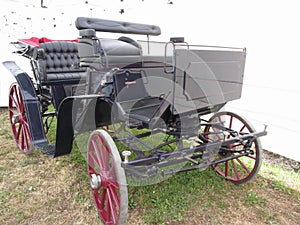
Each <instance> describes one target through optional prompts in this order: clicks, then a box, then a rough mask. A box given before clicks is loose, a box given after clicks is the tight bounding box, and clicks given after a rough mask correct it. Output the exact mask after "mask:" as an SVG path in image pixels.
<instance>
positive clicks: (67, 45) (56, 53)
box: [37, 41, 86, 81]
mask: <svg viewBox="0 0 300 225" xmlns="http://www.w3.org/2000/svg"><path fill="white" fill-rule="evenodd" d="M38 52H39V53H38V54H39V56H38V59H37V64H38V68H39V73H40V74H39V75H40V77H41V78H42V81H47V75H49V74H62V73H63V74H67V73H70V74H71V73H73V74H74V73H82V72H84V71H85V70H86V69H85V68H81V67H79V56H78V48H77V43H75V42H67V41H65V42H63V41H55V42H46V43H41V44H40V49H39V50H38ZM57 77H58V79H59V76H57ZM64 77H66V76H64ZM73 77H74V76H73ZM71 78H72V77H71Z"/></svg>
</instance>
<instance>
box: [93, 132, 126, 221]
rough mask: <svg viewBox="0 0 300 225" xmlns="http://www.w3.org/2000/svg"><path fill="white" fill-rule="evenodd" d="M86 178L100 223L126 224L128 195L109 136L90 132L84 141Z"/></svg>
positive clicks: (115, 150)
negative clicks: (87, 138) (88, 181)
mask: <svg viewBox="0 0 300 225" xmlns="http://www.w3.org/2000/svg"><path fill="white" fill-rule="evenodd" d="M87 161H88V175H89V178H90V185H91V191H92V194H93V197H94V200H95V204H96V208H97V210H98V214H99V216H100V218H101V220H102V221H103V222H104V223H105V224H106V225H108V224H109V225H116V224H118V225H121V224H125V223H126V219H127V212H128V193H127V184H126V177H125V172H124V169H123V168H122V167H121V157H120V155H119V152H118V149H117V147H116V145H115V143H114V141H113V140H112V138H111V136H110V135H109V134H108V133H107V132H106V131H104V130H96V131H94V132H93V133H92V134H91V135H90V138H89V142H88V155H87Z"/></svg>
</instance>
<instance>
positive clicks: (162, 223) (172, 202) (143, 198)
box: [0, 122, 300, 225]
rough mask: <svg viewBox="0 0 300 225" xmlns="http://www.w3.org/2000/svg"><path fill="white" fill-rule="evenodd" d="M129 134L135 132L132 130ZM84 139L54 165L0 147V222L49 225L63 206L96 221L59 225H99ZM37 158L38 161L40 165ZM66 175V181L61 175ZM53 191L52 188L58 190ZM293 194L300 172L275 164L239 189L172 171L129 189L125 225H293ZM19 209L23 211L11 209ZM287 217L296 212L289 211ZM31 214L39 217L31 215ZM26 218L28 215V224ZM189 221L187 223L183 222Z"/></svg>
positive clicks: (205, 174) (299, 194)
mask: <svg viewBox="0 0 300 225" xmlns="http://www.w3.org/2000/svg"><path fill="white" fill-rule="evenodd" d="M55 130H56V122H54V123H53V124H52V127H51V129H50V131H49V133H48V134H47V137H48V138H49V139H50V141H51V142H52V143H54V142H55V137H56V136H55V135H56V134H55ZM1 132H2V133H1ZM134 132H141V131H138V130H134ZM7 135H10V133H9V132H7V131H6V128H3V129H2V130H1V131H0V138H1V137H2V138H3V139H5V138H6V136H7ZM87 136H88V134H87ZM86 138H87V137H77V138H76V141H75V142H74V144H73V149H72V152H71V154H70V155H68V156H64V157H59V158H57V159H54V160H53V161H51V159H48V158H47V157H46V156H45V157H44V156H43V155H41V153H40V152H38V151H35V152H34V153H33V155H31V156H20V155H19V154H20V153H18V152H17V150H16V149H14V153H12V150H11V147H9V146H8V147H6V146H5V147H3V149H2V150H1V151H0V156H1V158H4V159H5V160H3V161H2V163H1V165H0V189H1V190H0V221H5V222H6V221H7V222H6V224H33V223H30V219H34V217H35V218H37V217H39V215H41V217H42V216H45V215H46V216H47V217H48V218H47V219H45V220H44V221H45V224H53V223H54V222H55V220H57V221H61V220H62V218H63V216H62V215H60V213H63V210H61V208H60V207H59V206H62V205H64V204H66V205H67V206H68V210H69V212H68V213H72V212H73V211H74V212H75V211H76V210H77V209H80V210H78V211H76V212H77V213H82V214H80V218H82V217H83V216H84V215H86V214H87V213H88V215H89V218H91V217H92V216H95V217H94V218H95V219H91V221H93V222H90V221H89V223H86V221H87V220H89V218H85V219H82V223H79V222H78V223H77V221H76V218H74V219H73V220H71V221H69V223H67V222H66V223H65V224H97V223H100V222H99V219H98V218H97V216H96V209H95V207H94V205H93V204H94V203H93V199H92V195H91V193H90V187H89V178H88V175H87V165H86V159H85V158H86V156H85V154H86V150H85V147H82V146H80V144H81V143H85V142H86ZM164 138H165V137H163V136H157V137H152V139H151V138H146V139H147V141H148V142H149V143H151V142H154V141H155V140H157V139H164ZM3 139H2V140H3ZM116 144H117V147H118V149H119V151H120V152H122V151H123V150H128V148H127V147H126V146H125V145H124V144H122V143H116ZM83 145H84V144H83ZM78 146H80V148H79V147H78ZM167 148H168V147H167ZM167 148H166V150H168V149H167ZM41 157H42V158H41ZM131 157H134V155H133V156H131ZM40 160H41V161H43V162H42V164H40V162H41V161H40ZM45 164H49V166H48V167H46V168H47V169H46V171H47V172H51V173H47V175H45V174H46V173H44V170H43V169H41V170H40V168H39V165H42V167H43V168H44V166H45ZM16 169H17V170H16ZM73 170H74V171H73ZM24 171H25V172H26V171H27V172H28V173H30V174H33V176H35V178H38V179H35V180H34V177H32V180H31V177H30V176H29V177H27V176H26V175H27V172H26V173H25V174H22V173H23V172H24ZM70 171H71V173H72V177H70V175H67V174H68V173H67V172H70ZM18 174H21V175H22V176H18ZM63 175H65V179H66V180H63V183H65V182H67V183H68V184H69V185H68V186H67V188H69V189H66V188H65V189H63V190H59V191H57V196H56V195H55V196H51V197H49V199H47V201H46V203H44V205H40V209H39V208H35V206H36V205H38V204H39V202H40V201H41V202H42V200H43V199H39V198H36V199H35V198H34V197H37V196H40V195H41V194H43V193H45V189H43V190H42V187H44V188H46V187H47V186H48V185H49V186H51V182H55V180H56V179H57V180H59V179H58V178H60V177H62V176H63ZM73 175H74V176H73ZM25 177H26V178H25ZM41 179H42V180H43V181H45V182H46V183H47V182H49V183H47V185H45V186H43V185H44V184H43V183H44V182H42V183H40V182H39V181H40V180H41ZM47 179H49V181H48V180H47ZM142 182H143V183H144V184H145V183H147V182H145V181H142ZM53 187H54V188H55V187H56V186H52V188H53ZM56 188H57V189H59V188H60V186H57V187H56ZM299 190H300V177H299V173H295V172H292V171H286V170H284V169H283V168H282V167H280V166H277V165H276V166H274V165H269V164H266V163H263V164H262V168H261V171H260V173H259V175H258V176H257V178H255V179H254V180H252V181H251V182H249V183H247V184H245V185H240V186H238V185H234V184H232V183H230V182H227V181H226V180H225V179H224V178H222V177H221V176H219V175H217V174H216V173H215V172H214V171H213V170H212V169H211V168H210V167H209V168H207V169H206V170H204V171H190V172H187V173H179V174H176V175H174V176H171V177H170V178H169V179H166V180H164V181H163V182H159V183H157V184H152V185H144V186H138V187H136V186H128V197H129V199H128V203H129V204H128V205H129V221H130V223H129V224H130V225H132V224H134V225H136V224H139V225H145V224H149V225H167V224H184V225H187V224H188V225H189V224H234V222H236V221H244V220H243V219H244V217H247V215H250V216H249V218H250V219H249V218H245V221H247V222H248V221H251V223H252V224H270V225H271V224H274V225H275V224H285V223H284V222H283V221H282V220H281V218H284V219H286V221H288V222H290V221H291V224H296V223H297V222H295V221H299V220H300V218H299V215H300V191H299ZM69 192H71V195H72V198H71V199H72V200H69V202H67V203H65V202H64V201H65V200H64V199H65V198H66V195H67V193H69ZM49 193H51V192H49ZM37 194H38V195H37ZM60 195H61V196H60ZM31 199H35V201H33V202H34V204H30V200H31ZM69 199H70V198H69ZM285 200H286V201H285ZM26 202H29V203H26ZM18 203H19V204H20V205H21V206H19V207H22V208H19V207H18V205H17V204H18ZM26 204H27V205H26ZM35 204H36V205H35ZM41 204H42V203H41ZM287 205H288V206H287ZM44 207H46V208H47V209H51V210H52V209H53V212H52V211H49V212H48V211H47V210H46V209H45V211H38V210H43V208H44ZM26 209H28V210H26ZM292 211H294V212H296V213H294V214H292V213H290V212H292ZM35 212H38V213H41V214H39V215H38V214H37V213H36V214H34V213H35ZM51 213H52V214H51ZM131 213H133V217H138V218H141V221H142V222H141V221H139V222H136V223H132V222H131V221H132V220H131V219H132V216H131ZM31 215H35V216H34V217H32V218H30V216H31ZM64 216H66V214H65V215H64ZM188 218H191V219H194V220H192V222H189V221H188V222H187V219H188ZM70 219H72V218H70ZM77 220H78V218H77ZM10 221H13V222H10ZM28 221H29V222H28ZM195 221H196V222H195ZM199 221H200V222H199ZM0 223H1V222H0ZM35 224H37V223H35Z"/></svg>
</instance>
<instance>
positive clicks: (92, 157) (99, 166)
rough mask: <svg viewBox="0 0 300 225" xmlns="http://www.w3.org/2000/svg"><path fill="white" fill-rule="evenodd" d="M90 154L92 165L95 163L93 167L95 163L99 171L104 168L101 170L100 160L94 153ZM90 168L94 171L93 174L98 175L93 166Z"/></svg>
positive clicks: (90, 152)
mask: <svg viewBox="0 0 300 225" xmlns="http://www.w3.org/2000/svg"><path fill="white" fill-rule="evenodd" d="M88 154H89V157H90V159H91V160H92V162H91V163H93V165H94V163H96V164H97V166H98V168H99V169H102V168H101V164H100V163H99V161H98V159H97V158H96V157H95V154H94V152H92V151H89V152H88ZM90 167H91V169H93V171H92V173H96V172H95V169H94V167H92V166H90Z"/></svg>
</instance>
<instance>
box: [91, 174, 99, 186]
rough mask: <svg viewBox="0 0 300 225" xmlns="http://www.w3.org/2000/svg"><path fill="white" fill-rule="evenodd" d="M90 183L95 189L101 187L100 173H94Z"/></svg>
mask: <svg viewBox="0 0 300 225" xmlns="http://www.w3.org/2000/svg"><path fill="white" fill-rule="evenodd" d="M90 183H91V188H93V189H97V188H99V185H101V177H100V175H97V174H92V175H91V181H90Z"/></svg>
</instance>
